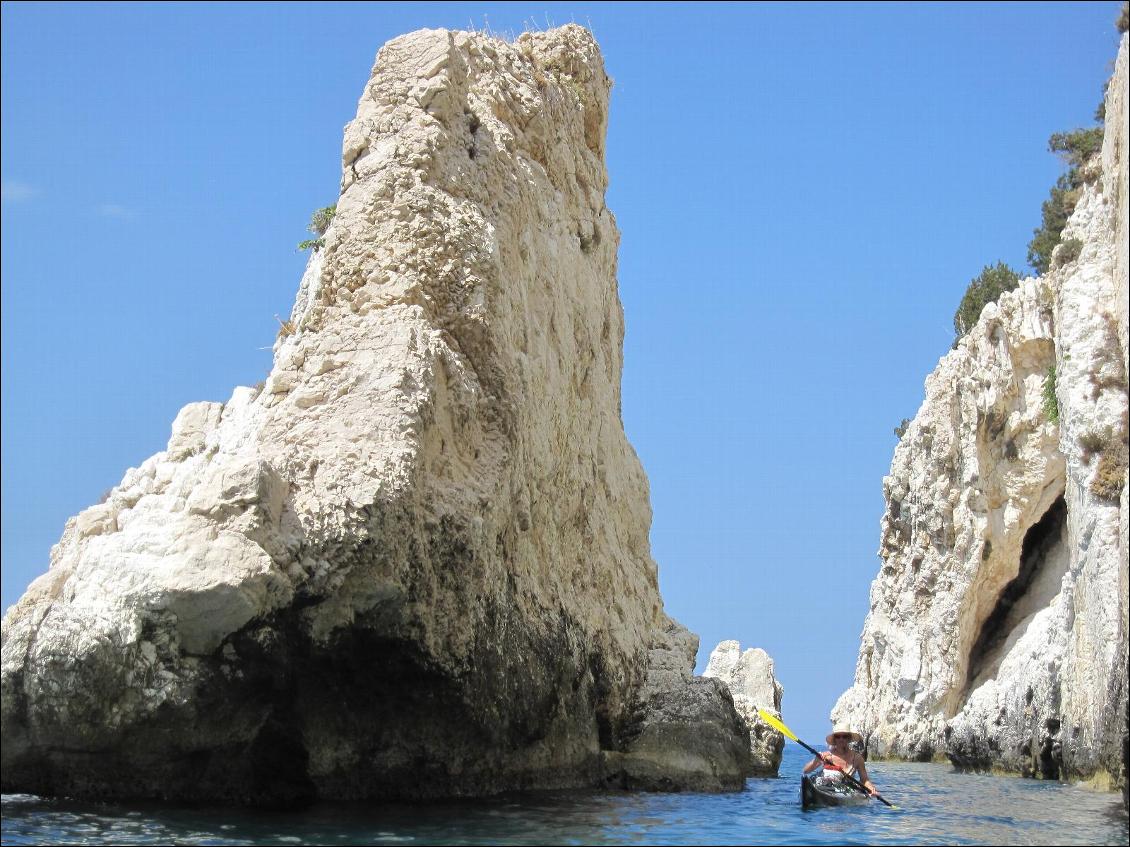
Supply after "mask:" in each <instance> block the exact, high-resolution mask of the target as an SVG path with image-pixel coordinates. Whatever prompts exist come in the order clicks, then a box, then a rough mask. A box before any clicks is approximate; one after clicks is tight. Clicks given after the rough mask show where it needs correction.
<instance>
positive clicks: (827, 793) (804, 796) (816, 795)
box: [800, 776, 871, 809]
mask: <svg viewBox="0 0 1130 847" xmlns="http://www.w3.org/2000/svg"><path fill="white" fill-rule="evenodd" d="M869 802H871V798H870V797H868V796H867V795H866V794H864V793H863V792H862V791H858V790H856V789H854V788H852V787H851V786H850V785H848V784H847V783H841V784H836V783H831V782H824V781H823V780H821V781H819V782H818V781H816V780H814V779H810V778H809V777H807V776H802V777H801V778H800V804H801V806H802V807H803V808H805V809H814V808H820V807H822V806H864V805H866V804H867V803H869Z"/></svg>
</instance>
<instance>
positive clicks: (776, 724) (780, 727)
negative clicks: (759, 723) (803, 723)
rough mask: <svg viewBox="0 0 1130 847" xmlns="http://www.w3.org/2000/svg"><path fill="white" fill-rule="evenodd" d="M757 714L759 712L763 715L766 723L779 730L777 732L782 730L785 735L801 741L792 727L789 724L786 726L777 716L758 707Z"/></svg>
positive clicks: (762, 717)
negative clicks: (794, 733)
mask: <svg viewBox="0 0 1130 847" xmlns="http://www.w3.org/2000/svg"><path fill="white" fill-rule="evenodd" d="M757 714H759V715H760V716H761V719H762V720H763V721H765V723H767V724H769V726H771V727H773V729H775V730H777V732H780V733H782V734H783V735H785V736H786V737H788V738H791V739H792V740H793V741H799V740H800V739H799V738H797V737H796V736H795V735H793V731H792V730H791V729H789V728H788V727H787V726H785V725H784V724H783V723H781V722H780V721H779V720H777V718H775V717H773V716H772V715H771V714H769V713H768V712H767V711H765V710H764V709H758V710H757Z"/></svg>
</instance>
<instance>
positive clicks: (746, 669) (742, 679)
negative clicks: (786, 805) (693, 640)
mask: <svg viewBox="0 0 1130 847" xmlns="http://www.w3.org/2000/svg"><path fill="white" fill-rule="evenodd" d="M702 675H703V676H705V677H712V678H715V679H719V680H721V681H722V682H723V683H724V684H725V685H726V688H727V689H729V691H730V694H732V695H733V698H734V705H735V707H737V710H738V714H739V715H741V717H742V720H744V721H745V724H746V726H747V727H749V740H750V774H751V775H752V776H776V775H777V771H778V770H779V769H780V767H781V754H782V752H783V751H784V749H785V737H784V736H783V735H781V733H779V732H777V730H775V729H773V728H772V727H771V726H769V724H767V723H766V722H765V721H763V720H762V719H761V718H760V716H759V715H758V714H757V710H758V709H765V710H766V711H767V712H769V713H770V714H772V715H773V716H774V717H777V718H780V717H781V697H782V696H783V694H784V689H783V688H782V687H781V683H779V682H777V677H776V676H775V675H774V673H773V660H772V659H770V658H769V654H768V653H766V652H765V651H764V650H762V649H761V648H760V647H751V648H749V649H748V650H746V651H745V652H744V653H743V652H742V649H741V645H740V644H739V643H738V642H737V641H723V642H721V643H719V645H718V646H717V647H715V648H714V652H712V653H711V654H710V660H709V661H708V662H707V665H706V670H705V671H704V672H703V674H702Z"/></svg>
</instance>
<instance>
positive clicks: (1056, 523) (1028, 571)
mask: <svg viewBox="0 0 1130 847" xmlns="http://www.w3.org/2000/svg"><path fill="white" fill-rule="evenodd" d="M1066 531H1067V503H1066V502H1065V501H1064V499H1063V495H1060V496H1059V497H1058V498H1056V501H1055V502H1054V503H1052V505H1051V506H1050V507H1049V508H1048V510H1047V511H1046V512H1044V515H1043V517H1041V518H1040V519H1039V520H1038V521H1037V522H1036V523H1035V524H1033V526H1032V527H1031V528H1030V529H1029V530H1028V532H1027V534H1026V535H1025V536H1024V543H1023V545H1022V547H1021V552H1020V570H1019V571H1018V573H1017V574H1016V576H1015V577H1014V578H1013V580H1012V581H1011V582H1009V583H1008V585H1006V586H1005V587H1004V588H1003V589H1002V590H1001V593H1000V596H999V597H998V598H997V602H996V605H995V606H994V607H993V611H992V612H990V613H989V616H988V617H987V618H985V622H984V623H982V624H981V631H980V632H979V633H978V634H977V639H976V640H975V641H974V642H973V648H972V650H970V652H969V664H968V669H969V670H968V672H967V674H966V677H965V691H966V693H967V694H968V693H969V691H970V690H971V689H972V688H973V687H974V686H975V684H976V683H977V681H978V678H979V677H980V676H981V675H982V674H983V673H984V672H985V671H986V670H988V669H989V668H990V667H991V666H992V664H993V661H994V660H995V659H996V658H998V657H997V655H996V654H997V653H998V651H999V648H1000V647H1001V646H1002V645H1003V644H1004V642H1005V640H1006V639H1007V638H1008V636H1009V634H1010V633H1011V631H1012V626H1011V625H1010V623H1011V624H1012V625H1015V621H1011V622H1010V620H1009V615H1010V613H1011V612H1012V610H1013V607H1015V606H1016V604H1017V603H1018V602H1020V600H1021V599H1022V598H1023V597H1024V596H1025V595H1026V594H1027V593H1028V590H1029V589H1030V588H1031V587H1032V584H1033V582H1035V580H1036V577H1037V576H1038V575H1039V573H1040V570H1041V566H1042V565H1043V564H1044V563H1045V562H1046V561H1047V559H1048V556H1049V554H1050V552H1051V550H1052V548H1054V547H1055V545H1056V544H1058V543H1059V541H1060V540H1061V539H1062V537H1063V535H1064V533H1065V532H1066Z"/></svg>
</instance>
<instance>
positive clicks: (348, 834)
mask: <svg viewBox="0 0 1130 847" xmlns="http://www.w3.org/2000/svg"><path fill="white" fill-rule="evenodd" d="M806 758H807V757H802V756H800V755H799V753H798V750H797V748H790V749H789V750H788V751H787V753H786V757H785V762H784V763H783V765H782V768H781V772H782V774H785V775H786V776H783V777H782V778H781V779H757V780H749V782H748V783H747V785H746V789H745V791H742V792H740V793H736V794H596V793H592V792H553V793H548V794H539V795H533V796H528V797H505V798H495V799H490V800H480V801H475V802H458V803H455V802H453V803H440V804H431V805H427V806H409V805H386V806H365V805H358V804H352V805H345V804H323V805H320V806H316V807H314V808H311V809H307V810H304V811H302V812H296V813H267V812H257V811H248V810H243V809H229V808H205V809H201V808H192V809H186V808H177V807H169V806H159V805H141V804H135V805H130V806H125V805H117V804H91V803H76V802H73V801H68V800H56V799H49V798H42V797H36V796H33V795H29V794H5V795H4V796H3V820H2V823H0V843H2V844H13V845H16V844H21V845H22V844H43V843H67V844H123V845H131V844H159V843H177V844H214V845H227V844H278V845H291V844H326V845H336V844H343V845H344V844H469V845H477V844H593V845H598V844H817V845H823V844H876V845H881V844H1016V845H1029V844H1031V845H1039V844H1119V845H1125V844H1126V843H1127V839H1128V835H1130V827H1128V825H1127V817H1126V814H1125V813H1124V812H1123V810H1122V807H1121V798H1120V797H1119V796H1118V795H1113V794H1102V793H1098V792H1094V791H1089V790H1086V789H1084V788H1081V787H1078V786H1072V785H1061V784H1059V783H1046V782H1036V781H1033V780H1022V779H1016V778H1007V777H993V776H977V775H964V774H955V773H953V772H952V770H951V769H950V768H949V767H947V766H942V765H925V764H906V763H883V762H877V763H875V764H873V765H872V766H871V768H869V770H871V773H872V777H873V779H874V780H875V781H876V783H877V784H878V785H880V786H881V787H882V789H883V790H884V796H886V797H887V799H888V800H890V801H891V802H893V803H895V804H896V805H898V806H899V808H898V809H897V810H892V809H889V808H887V807H885V806H882V805H879V804H872V805H871V806H869V807H866V806H865V807H854V808H844V809H821V810H817V811H810V812H804V811H802V810H801V808H800V803H799V787H798V779H799V777H798V774H799V772H800V767H801V765H802V764H803V762H804V761H805V759H806Z"/></svg>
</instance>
